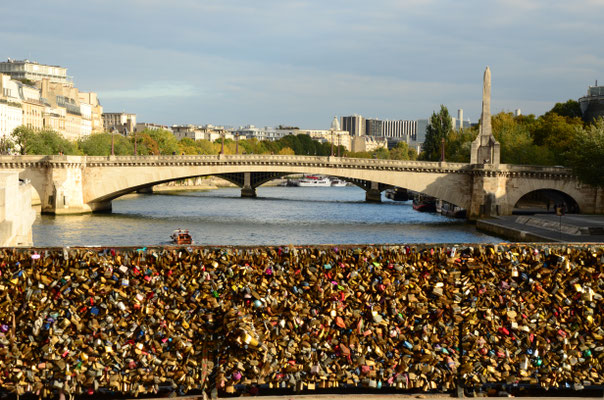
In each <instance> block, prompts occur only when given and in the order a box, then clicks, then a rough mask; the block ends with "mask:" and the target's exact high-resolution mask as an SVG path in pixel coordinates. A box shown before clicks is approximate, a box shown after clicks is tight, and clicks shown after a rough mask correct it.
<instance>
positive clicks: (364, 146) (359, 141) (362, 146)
mask: <svg viewBox="0 0 604 400" xmlns="http://www.w3.org/2000/svg"><path fill="white" fill-rule="evenodd" d="M351 141H352V145H351V151H352V152H353V153H359V152H365V151H374V150H376V149H379V148H380V147H383V148H386V149H387V148H388V140H387V139H386V138H383V137H382V138H380V137H376V136H352V137H351Z"/></svg>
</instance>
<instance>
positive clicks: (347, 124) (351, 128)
mask: <svg viewBox="0 0 604 400" xmlns="http://www.w3.org/2000/svg"><path fill="white" fill-rule="evenodd" d="M340 128H341V129H342V130H343V131H347V132H348V133H350V136H363V135H365V132H366V128H365V118H363V117H362V116H361V115H357V114H354V115H350V116H347V117H342V121H341V123H340Z"/></svg>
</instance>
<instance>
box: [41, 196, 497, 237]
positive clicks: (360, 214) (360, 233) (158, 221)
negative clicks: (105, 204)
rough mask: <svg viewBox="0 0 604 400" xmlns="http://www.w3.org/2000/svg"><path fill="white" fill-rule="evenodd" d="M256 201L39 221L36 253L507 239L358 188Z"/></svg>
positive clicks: (141, 200)
mask: <svg viewBox="0 0 604 400" xmlns="http://www.w3.org/2000/svg"><path fill="white" fill-rule="evenodd" d="M257 194H258V197H257V198H255V199H248V198H241V197H240V190H239V189H236V188H223V189H216V190H209V191H198V192H178V193H177V194H174V193H172V194H166V193H164V194H133V195H128V196H124V197H122V198H119V199H116V200H114V201H113V212H112V213H108V214H85V215H66V216H51V215H42V216H39V217H38V218H37V219H36V221H35V223H34V226H33V237H34V245H35V246H40V247H42V246H44V247H47V246H96V245H98V246H151V245H158V244H167V242H168V241H169V237H170V234H171V233H172V231H173V230H174V229H177V228H184V229H188V230H189V231H190V233H191V235H192V236H193V239H194V241H195V244H200V245H287V244H387V243H391V244H394V243H485V242H501V241H502V239H500V238H496V237H493V236H488V235H485V234H483V233H480V232H477V231H476V229H475V227H474V226H473V225H471V224H467V223H465V222H464V221H463V220H458V219H451V218H447V217H444V216H441V215H437V214H429V213H420V212H417V211H415V210H413V208H412V207H411V202H394V201H390V200H388V199H386V198H384V197H383V203H381V204H374V203H366V202H365V201H364V200H365V192H364V191H363V190H362V189H360V188H358V187H348V186H347V187H330V188H312V187H260V188H258V189H257Z"/></svg>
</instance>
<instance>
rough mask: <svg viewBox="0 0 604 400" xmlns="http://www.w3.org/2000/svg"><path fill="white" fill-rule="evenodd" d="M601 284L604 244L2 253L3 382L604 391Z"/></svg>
mask: <svg viewBox="0 0 604 400" xmlns="http://www.w3.org/2000/svg"><path fill="white" fill-rule="evenodd" d="M603 295H604V245H602V244H599V245H580V246H577V245H573V246H566V245H555V246H552V245H538V246H533V245H526V246H525V245H475V246H473V247H468V246H461V245H460V246H453V247H452V246H450V245H449V246H447V245H434V246H421V247H409V246H338V247H335V246H319V247H292V246H289V247H287V246H286V247H254V248H252V247H249V248H247V247H223V248H209V247H207V248H205V247H163V248H141V249H134V248H128V249H123V248H122V249H117V248H116V249H109V248H77V249H76V248H74V249H69V248H64V249H57V248H54V249H32V248H29V249H0V387H1V389H2V390H4V391H9V392H13V393H16V394H19V395H20V394H24V393H33V394H36V395H38V396H41V397H50V396H57V395H61V394H67V395H70V394H95V393H107V392H110V393H113V394H119V395H127V396H136V395H144V394H147V395H149V394H153V393H157V392H158V391H161V390H163V389H162V388H166V387H167V388H168V389H169V390H173V391H175V392H177V393H195V392H196V391H197V392H199V391H210V390H214V389H216V390H217V391H218V393H219V394H220V393H223V394H225V393H226V394H228V393H233V392H235V391H237V390H241V388H253V387H258V386H259V385H266V387H268V388H271V387H272V388H290V389H293V390H298V391H311V390H313V389H320V388H329V387H358V386H364V387H368V388H375V389H380V388H390V389H392V388H394V389H400V390H415V391H424V392H427V391H442V392H446V391H452V390H454V389H455V388H458V387H463V388H465V389H466V390H471V388H477V387H484V386H485V385H490V384H502V383H508V384H509V383H514V384H532V385H539V386H542V387H546V388H556V387H565V386H566V387H569V386H573V385H574V387H581V386H585V387H588V386H593V385H602V384H604V329H603V322H604V321H603V317H602V315H603V314H604V300H603V298H604V297H603ZM260 387H264V386H260ZM246 390H247V389H246Z"/></svg>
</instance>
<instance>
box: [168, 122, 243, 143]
mask: <svg viewBox="0 0 604 400" xmlns="http://www.w3.org/2000/svg"><path fill="white" fill-rule="evenodd" d="M172 133H174V136H176V138H177V139H179V140H180V139H184V138H189V139H193V140H209V141H210V142H214V141H216V140H218V139H222V137H224V138H225V139H234V138H235V137H234V135H233V133H232V132H229V131H227V130H226V129H224V127H222V126H214V125H211V124H207V125H172Z"/></svg>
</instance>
